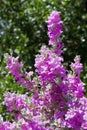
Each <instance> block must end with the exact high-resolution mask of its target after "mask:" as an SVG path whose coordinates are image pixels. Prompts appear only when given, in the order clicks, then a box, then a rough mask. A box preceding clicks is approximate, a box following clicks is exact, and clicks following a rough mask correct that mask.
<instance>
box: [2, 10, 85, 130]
mask: <svg viewBox="0 0 87 130" xmlns="http://www.w3.org/2000/svg"><path fill="white" fill-rule="evenodd" d="M47 24H48V37H49V45H51V47H46V46H43V47H42V48H41V50H40V54H38V55H37V56H36V58H35V68H36V70H35V71H36V72H35V73H37V76H36V77H34V76H33V72H32V71H30V72H23V70H22V67H23V64H22V63H21V62H19V60H18V57H17V58H14V57H11V56H7V67H8V68H9V70H10V73H11V74H12V75H13V76H14V77H15V79H16V81H17V82H18V83H20V84H22V86H25V87H26V93H25V94H18V93H17V94H16V93H10V92H6V93H5V95H4V101H3V104H4V105H5V106H6V107H7V111H8V112H9V113H10V114H11V115H13V116H14V119H13V120H14V121H13V122H9V121H8V120H6V121H4V120H3V118H2V117H1V119H0V130H17V129H18V130H68V129H71V130H87V98H86V97H85V95H84V93H85V89H84V83H83V82H82V81H81V79H80V74H81V72H82V69H83V66H82V64H81V63H80V57H79V56H76V57H75V59H74V63H71V65H70V67H71V71H70V70H69V71H68V70H67V69H66V68H65V66H64V64H63V63H64V59H63V57H62V53H63V50H62V47H63V43H61V42H60V35H61V33H62V25H63V22H62V20H61V18H60V13H59V12H57V11H53V12H52V13H51V15H50V16H49V17H48V21H47ZM28 92H31V94H30V95H27V93H28Z"/></svg>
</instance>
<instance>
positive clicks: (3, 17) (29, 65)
mask: <svg viewBox="0 0 87 130" xmlns="http://www.w3.org/2000/svg"><path fill="white" fill-rule="evenodd" d="M53 10H57V11H60V12H61V18H62V20H63V21H64V26H63V27H64V28H63V34H62V36H61V40H62V41H63V42H64V43H65V47H64V59H65V62H66V63H68V64H70V63H71V61H73V58H74V57H75V56H76V55H77V54H78V55H80V56H81V62H82V63H83V65H84V72H83V73H82V75H81V77H82V80H83V81H84V82H85V83H86V84H87V0H0V102H2V100H3V93H4V92H5V91H12V92H13V91H15V92H18V93H23V91H24V90H23V88H22V86H19V85H18V84H17V83H16V82H15V80H14V78H13V76H12V75H10V74H8V70H7V69H6V68H5V66H6V62H5V59H4V55H5V54H6V53H9V54H10V55H13V56H19V57H20V60H21V61H23V63H24V67H25V68H26V70H28V71H29V70H34V59H35V55H36V54H37V53H38V50H39V49H40V47H41V46H42V45H44V44H46V45H47V44H48V37H47V25H46V20H47V17H48V16H49V14H50V13H51V12H52V11H53ZM3 109H4V108H2V107H0V113H3V114H5V113H4V112H3Z"/></svg>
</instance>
